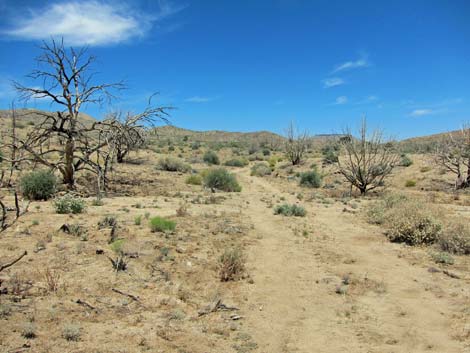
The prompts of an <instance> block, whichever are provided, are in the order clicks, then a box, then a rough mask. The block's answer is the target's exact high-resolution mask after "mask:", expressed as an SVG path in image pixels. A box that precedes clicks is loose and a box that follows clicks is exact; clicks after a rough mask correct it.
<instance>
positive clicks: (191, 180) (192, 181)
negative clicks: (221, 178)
mask: <svg viewBox="0 0 470 353" xmlns="http://www.w3.org/2000/svg"><path fill="white" fill-rule="evenodd" d="M186 184H189V185H202V177H201V176H200V175H197V174H193V175H190V176H188V177H187V178H186Z"/></svg>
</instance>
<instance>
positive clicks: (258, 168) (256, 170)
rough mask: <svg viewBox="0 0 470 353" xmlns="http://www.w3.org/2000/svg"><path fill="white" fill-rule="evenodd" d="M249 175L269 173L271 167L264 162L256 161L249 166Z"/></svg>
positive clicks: (260, 175) (261, 175)
mask: <svg viewBox="0 0 470 353" xmlns="http://www.w3.org/2000/svg"><path fill="white" fill-rule="evenodd" d="M251 175H253V176H259V177H263V176H266V175H271V168H270V167H269V165H268V164H266V163H256V164H255V165H254V166H253V167H251Z"/></svg>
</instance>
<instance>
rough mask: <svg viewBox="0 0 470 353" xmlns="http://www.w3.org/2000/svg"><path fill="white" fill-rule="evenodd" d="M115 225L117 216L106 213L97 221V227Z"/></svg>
mask: <svg viewBox="0 0 470 353" xmlns="http://www.w3.org/2000/svg"><path fill="white" fill-rule="evenodd" d="M115 226H117V218H116V216H113V215H106V216H104V217H103V218H102V219H101V220H100V221H99V222H98V229H103V228H112V227H115Z"/></svg>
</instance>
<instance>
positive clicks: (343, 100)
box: [335, 96, 348, 105]
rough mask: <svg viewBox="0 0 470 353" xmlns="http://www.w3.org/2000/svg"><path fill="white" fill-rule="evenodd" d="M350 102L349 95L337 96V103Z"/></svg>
mask: <svg viewBox="0 0 470 353" xmlns="http://www.w3.org/2000/svg"><path fill="white" fill-rule="evenodd" d="M347 102H348V97H346V96H339V97H338V98H336V101H335V105H342V104H346V103H347Z"/></svg>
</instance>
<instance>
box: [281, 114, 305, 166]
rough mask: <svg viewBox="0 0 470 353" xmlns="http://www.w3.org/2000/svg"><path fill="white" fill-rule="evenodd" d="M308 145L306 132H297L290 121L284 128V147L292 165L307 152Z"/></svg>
mask: <svg viewBox="0 0 470 353" xmlns="http://www.w3.org/2000/svg"><path fill="white" fill-rule="evenodd" d="M308 145H309V136H308V133H307V132H305V131H304V132H299V131H298V130H297V129H296V127H295V125H294V123H293V122H291V123H290V124H289V126H288V127H287V129H286V141H285V143H284V149H285V154H286V157H287V159H288V160H289V161H290V162H291V163H292V165H298V164H300V163H301V162H302V158H303V156H304V154H305V152H307V148H308Z"/></svg>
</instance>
